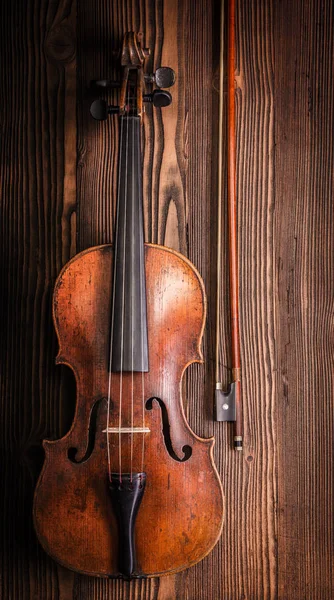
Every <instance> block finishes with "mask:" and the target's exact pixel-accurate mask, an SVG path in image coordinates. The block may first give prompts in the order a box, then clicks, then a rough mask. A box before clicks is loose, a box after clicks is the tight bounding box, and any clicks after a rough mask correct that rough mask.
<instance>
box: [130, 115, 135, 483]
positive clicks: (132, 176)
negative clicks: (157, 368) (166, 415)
mask: <svg viewBox="0 0 334 600" xmlns="http://www.w3.org/2000/svg"><path fill="white" fill-rule="evenodd" d="M131 127H132V166H131V178H132V179H131V181H132V198H131V221H132V240H133V239H134V196H135V184H134V166H135V165H134V162H135V161H134V157H135V151H134V141H135V136H134V123H133V122H131ZM133 266H134V264H133V255H132V264H131V435H130V440H131V441H130V457H131V458H130V467H131V474H130V478H131V482H132V463H133V389H134V385H133V384H134V377H133V337H134V330H133V321H134V319H133V316H134V315H133V299H134V285H133V283H134V276H135V274H134V268H133Z"/></svg>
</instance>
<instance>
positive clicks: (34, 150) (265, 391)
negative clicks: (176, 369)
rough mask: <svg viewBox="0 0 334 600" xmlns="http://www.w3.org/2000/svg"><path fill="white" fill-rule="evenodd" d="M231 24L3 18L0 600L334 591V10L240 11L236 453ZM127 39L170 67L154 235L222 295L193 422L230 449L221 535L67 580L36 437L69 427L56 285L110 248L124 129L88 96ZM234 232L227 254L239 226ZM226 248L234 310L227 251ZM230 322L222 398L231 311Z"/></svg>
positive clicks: (150, 118) (47, 8)
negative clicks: (45, 522)
mask: <svg viewBox="0 0 334 600" xmlns="http://www.w3.org/2000/svg"><path fill="white" fill-rule="evenodd" d="M218 20H219V3H218V2H217V1H216V0H212V2H211V1H208V0H195V1H190V0H182V2H177V1H176V0H164V2H162V1H161V0H155V1H154V0H127V2H122V1H121V0H114V1H113V2H109V1H107V0H98V1H94V2H93V1H92V0H81V1H80V3H78V7H76V5H75V3H74V2H72V0H45V1H43V2H38V1H37V0H28V2H23V0H13V1H12V2H3V3H2V4H1V21H0V27H1V48H2V70H1V74H0V77H1V91H0V98H1V108H2V110H1V120H2V135H1V141H0V151H1V180H2V194H1V238H0V239H1V283H0V290H1V291H0V297H1V306H0V309H1V315H2V317H1V346H0V378H1V385H0V390H1V392H0V393H1V436H0V439H1V442H0V460H1V476H2V480H1V483H2V494H1V500H0V514H1V515H2V520H1V532H0V553H1V579H0V596H1V598H3V599H4V600H7V599H8V600H12V599H13V600H16V599H20V600H21V599H22V600H25V599H33V598H34V599H38V600H39V599H41V600H49V599H50V600H51V599H52V600H72V599H73V600H91V599H94V600H110V599H112V600H128V599H131V600H174V599H177V600H218V599H219V600H220V599H222V600H276V599H277V600H289V599H290V598H294V599H296V600H318V599H319V600H330V599H331V598H332V597H333V595H334V584H333V576H332V572H333V564H332V562H333V522H334V519H333V505H334V502H333V457H332V448H333V381H332V377H333V329H332V327H333V323H332V318H333V293H332V289H333V281H334V270H333V250H332V245H333V203H332V196H333V189H332V186H333V168H332V165H333V142H332V131H333V106H334V86H333V81H332V76H331V70H332V63H333V6H332V2H331V0H306V1H302V0H296V2H295V3H290V2H288V1H287V0H282V2H274V1H273V0H269V1H266V0H256V1H255V2H252V1H250V0H247V1H246V2H240V1H239V2H238V3H237V31H236V34H237V65H236V86H237V91H236V102H237V124H238V130H237V134H238V147H237V171H238V189H237V192H238V199H239V215H238V217H239V239H240V241H239V252H240V258H241V264H240V272H239V278H240V291H241V298H242V301H241V306H240V308H241V333H242V339H241V342H242V365H243V389H244V417H245V421H244V426H245V431H244V434H245V436H244V444H245V450H244V453H243V455H242V456H236V453H235V452H234V451H233V450H232V431H231V429H230V428H229V426H228V425H226V424H224V425H223V424H218V423H216V424H214V423H213V422H212V420H211V417H212V403H213V388H214V362H213V361H214V314H215V276H216V273H215V262H216V247H215V233H216V208H217V207H216V202H217V200H216V196H215V185H214V181H215V173H216V167H215V165H214V162H213V164H211V157H213V159H214V158H215V151H216V150H215V148H216V143H217V126H216V123H217V115H218V112H217V94H216V92H215V73H216V70H217V56H218V39H217V36H218V31H219V27H218ZM131 28H135V29H136V30H142V31H143V32H144V38H145V43H146V45H148V46H150V47H151V48H152V49H153V54H152V56H151V58H150V64H149V67H152V69H153V67H154V66H158V65H159V63H160V60H161V61H162V62H163V63H164V64H167V65H169V66H172V67H173V68H175V70H176V72H177V84H176V86H175V87H174V88H173V105H172V107H171V109H166V111H167V110H170V113H169V115H170V117H168V113H167V112H165V113H163V114H162V116H160V114H159V112H155V113H154V114H152V111H151V112H150V109H149V110H148V112H147V118H146V122H145V135H144V141H143V145H144V200H145V217H146V240H147V241H152V242H159V243H166V244H168V245H170V246H171V247H173V248H175V249H176V250H180V251H181V252H183V253H185V254H186V255H187V256H188V257H189V258H190V259H191V260H192V261H193V262H194V263H195V265H196V267H197V268H198V269H199V271H200V273H201V275H202V276H203V279H204V282H205V286H206V289H207V293H208V298H209V306H208V309H209V311H208V317H209V318H208V327H207V329H206V333H205V338H204V348H203V349H204V355H205V357H206V365H205V367H204V368H203V367H202V366H200V365H198V366H197V365H196V366H193V367H192V368H191V375H190V376H189V378H188V381H187V386H186V396H187V398H188V405H187V413H188V415H189V422H190V425H191V427H192V428H193V429H194V431H195V432H196V433H197V434H198V435H201V436H203V437H206V436H209V435H212V434H214V435H215V436H216V446H215V456H216V461H217V462H218V463H219V469H220V473H221V476H222V482H223V488H224V491H225V494H226V524H225V528H224V531H223V536H222V539H221V541H220V542H219V544H218V545H217V547H216V548H215V549H214V551H213V552H212V553H211V554H210V555H209V556H208V557H207V558H206V559H205V560H204V561H202V562H201V563H199V564H198V565H197V566H195V567H193V568H192V569H190V570H189V571H187V572H184V573H182V574H180V575H177V576H174V577H171V578H161V579H160V580H158V579H152V580H142V581H135V582H130V583H129V582H121V581H108V580H97V579H94V578H91V577H85V576H79V575H75V574H73V573H71V572H69V571H67V570H66V569H63V568H62V567H60V566H57V565H56V563H54V562H53V561H51V560H50V559H49V558H48V557H47V556H46V554H45V553H44V552H43V551H42V549H41V548H40V547H39V546H38V544H37V542H36V539H35V535H34V532H33V529H32V522H31V502H32V494H33V489H34V485H35V482H36V479H37V476H38V473H39V471H40V468H41V463H42V455H41V441H42V439H44V438H47V437H51V438H58V437H59V436H60V435H62V434H64V433H65V432H66V431H67V430H68V429H69V426H70V423H71V418H72V416H73V411H74V397H75V396H74V394H75V392H74V386H73V379H72V377H71V375H70V374H69V372H68V371H67V370H66V369H65V368H61V367H57V368H56V367H55V366H54V359H55V356H56V353H57V345H56V338H55V334H54V332H53V328H52V323H51V293H52V288H53V284H54V281H55V278H56V276H57V275H58V273H59V271H60V269H61V267H62V265H63V264H64V263H65V262H66V261H67V260H68V259H69V258H70V256H73V254H75V252H76V251H77V250H82V249H84V248H87V247H89V246H91V245H95V244H98V243H104V242H110V241H111V239H112V228H113V211H110V210H109V209H108V208H107V203H106V199H107V197H112V198H113V199H114V198H115V182H116V179H115V177H114V176H113V173H115V171H116V168H117V160H116V149H117V144H118V139H117V129H116V128H115V126H114V121H113V120H109V122H108V124H101V125H100V124H95V123H94V122H93V121H92V120H90V118H89V117H88V110H89V104H90V102H91V100H92V94H91V92H90V91H89V89H88V83H89V81H90V79H96V78H98V77H105V76H109V74H111V75H112V74H113V73H114V58H113V55H112V51H113V50H115V49H117V48H118V46H119V42H120V40H121V37H122V34H123V33H124V31H125V30H127V29H131ZM76 41H77V45H76V43H75V42H76ZM76 47H77V50H76ZM76 88H77V90H76ZM76 97H77V101H76ZM110 100H112V98H111V96H110ZM75 105H77V115H75ZM76 187H77V193H76ZM75 200H76V202H75ZM223 231H224V232H225V234H224V236H225V239H226V234H227V232H226V221H224V223H223ZM223 239H224V238H223ZM222 252H223V265H225V268H224V270H223V272H224V274H223V281H222V287H223V293H222V298H223V299H224V297H225V298H226V297H227V290H228V288H227V284H228V281H227V276H226V273H227V269H226V266H227V257H226V252H225V246H223V249H222ZM222 313H223V318H222V321H221V338H222V344H221V378H222V381H224V382H227V381H228V365H229V364H230V363H229V360H230V358H229V351H230V350H229V338H228V334H229V325H228V313H227V310H226V304H225V302H224V300H223V301H222Z"/></svg>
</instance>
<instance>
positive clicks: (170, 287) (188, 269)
mask: <svg viewBox="0 0 334 600" xmlns="http://www.w3.org/2000/svg"><path fill="white" fill-rule="evenodd" d="M146 278H147V302H148V307H149V308H148V318H149V332H155V333H156V336H159V337H160V339H161V344H158V346H159V351H160V352H161V353H162V354H163V352H164V350H167V352H168V359H169V360H170V361H172V362H173V360H175V358H177V360H178V361H179V364H180V367H181V368H182V372H183V371H184V370H185V369H186V368H187V367H188V366H189V365H190V364H191V363H193V362H199V363H202V362H203V354H202V350H201V343H202V338H203V332H204V326H205V320H206V309H207V301H206V295H205V289H204V284H203V280H202V278H201V276H200V274H199V272H198V271H197V269H196V268H195V266H194V265H193V264H192V263H191V262H190V261H189V260H188V259H187V258H186V257H185V256H183V255H182V254H180V253H179V252H176V251H175V250H172V249H170V248H166V247H164V246H159V245H155V244H146Z"/></svg>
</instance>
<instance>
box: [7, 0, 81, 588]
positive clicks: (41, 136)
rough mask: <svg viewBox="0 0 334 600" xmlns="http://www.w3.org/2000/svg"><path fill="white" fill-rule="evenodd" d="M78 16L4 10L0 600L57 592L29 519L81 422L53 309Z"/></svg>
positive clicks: (70, 147)
mask: <svg viewBox="0 0 334 600" xmlns="http://www.w3.org/2000/svg"><path fill="white" fill-rule="evenodd" d="M74 10H75V4H74V2H72V0H63V1H62V2H58V1H56V0H52V1H50V2H46V3H42V4H41V3H39V2H35V1H33V0H30V1H29V2H21V1H15V2H5V3H2V5H1V13H2V18H1V45H2V51H3V52H2V70H1V99H2V115H3V116H4V117H5V118H4V122H3V123H4V126H3V129H2V136H1V169H2V174H1V175H2V177H1V178H2V200H1V229H2V234H1V285H0V288H1V324H2V325H1V328H2V331H1V375H0V376H1V385H0V388H1V436H0V438H1V487H2V493H1V500H0V502H1V516H2V519H1V541H0V552H1V561H2V567H1V583H0V589H1V591H0V595H1V597H2V598H20V599H22V600H24V599H25V598H33V597H34V598H50V597H51V596H52V597H53V592H52V590H54V589H57V567H56V565H54V564H52V562H51V561H50V560H49V559H48V558H47V557H46V555H45V554H44V553H42V552H41V550H40V548H39V546H38V544H37V541H36V538H35V535H34V532H33V527H32V519H31V508H32V497H33V491H34V485H35V482H36V478H37V475H38V472H39V469H40V466H41V463H42V460H43V457H42V452H41V440H42V439H43V438H45V437H48V436H50V435H55V436H59V435H61V434H62V432H63V431H64V429H65V430H66V427H68V423H69V422H70V418H71V412H73V411H72V410H71V407H70V409H68V408H67V407H66V398H67V396H66V393H65V389H66V387H67V388H68V387H71V386H68V385H67V383H68V379H67V378H66V375H65V374H63V375H61V373H60V371H59V370H58V371H57V372H56V370H55V366H54V356H55V353H56V340H55V335H54V333H53V328H52V324H51V310H50V306H51V305H50V299H51V292H52V286H53V282H54V280H55V277H56V276H57V274H58V272H59V269H60V268H61V266H62V262H63V260H67V259H68V257H69V254H70V247H71V227H70V220H71V217H70V215H71V211H72V210H73V208H74V202H75V155H76V142H75V71H74V64H75V62H74V61H75V38H74V33H75V24H74ZM65 118H66V120H67V125H68V126H70V124H72V135H73V138H72V140H66V139H65V138H64V122H65ZM73 118H74V120H73ZM66 224H67V225H68V226H67V227H64V225H66ZM69 391H70V390H69ZM72 407H73V402H72Z"/></svg>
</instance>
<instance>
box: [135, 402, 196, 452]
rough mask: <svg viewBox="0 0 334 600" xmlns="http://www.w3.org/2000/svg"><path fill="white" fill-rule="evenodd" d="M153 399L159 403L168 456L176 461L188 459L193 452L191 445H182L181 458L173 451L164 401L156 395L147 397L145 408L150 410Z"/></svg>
mask: <svg viewBox="0 0 334 600" xmlns="http://www.w3.org/2000/svg"><path fill="white" fill-rule="evenodd" d="M153 400H156V401H157V402H158V403H159V406H160V408H161V415H162V433H163V436H164V440H165V445H166V448H167V451H168V454H169V456H171V458H173V459H174V460H176V461H177V462H186V460H189V458H190V457H191V455H192V453H193V451H192V448H191V446H188V445H187V444H186V445H184V446H182V452H183V454H184V456H183V457H182V458H179V457H178V455H177V454H176V453H175V452H174V448H173V446H172V440H171V438H170V424H169V419H168V412H167V409H166V406H165V404H164V402H163V401H162V400H161V399H160V398H156V397H153V398H149V399H148V400H147V401H146V408H147V410H152V408H153Z"/></svg>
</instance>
